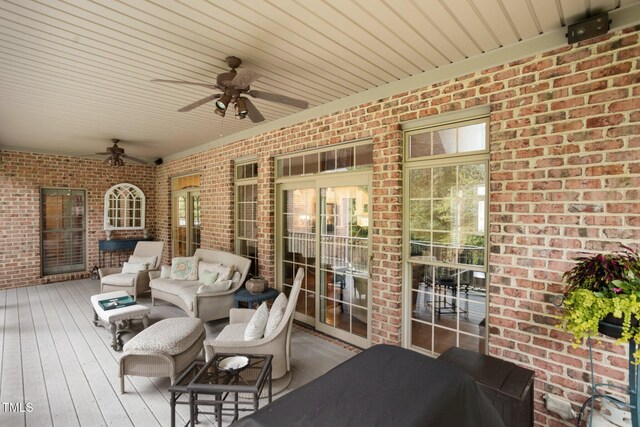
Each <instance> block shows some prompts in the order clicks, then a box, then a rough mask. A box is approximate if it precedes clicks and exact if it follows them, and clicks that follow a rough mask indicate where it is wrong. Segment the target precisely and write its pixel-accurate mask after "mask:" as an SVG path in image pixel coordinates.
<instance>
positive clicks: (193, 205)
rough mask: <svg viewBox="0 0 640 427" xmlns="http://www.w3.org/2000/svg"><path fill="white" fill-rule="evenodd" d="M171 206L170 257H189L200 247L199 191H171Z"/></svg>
mask: <svg viewBox="0 0 640 427" xmlns="http://www.w3.org/2000/svg"><path fill="white" fill-rule="evenodd" d="M172 206H173V213H172V217H173V239H172V241H173V253H172V256H174V257H176V256H191V255H193V253H194V252H195V251H196V249H198V248H199V247H200V191H199V190H180V191H173V203H172Z"/></svg>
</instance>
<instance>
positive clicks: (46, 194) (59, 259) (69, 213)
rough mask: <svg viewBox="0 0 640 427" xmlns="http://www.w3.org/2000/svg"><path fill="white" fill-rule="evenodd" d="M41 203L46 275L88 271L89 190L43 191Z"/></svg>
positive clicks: (43, 256)
mask: <svg viewBox="0 0 640 427" xmlns="http://www.w3.org/2000/svg"><path fill="white" fill-rule="evenodd" d="M40 201H41V222H42V227H41V238H42V250H41V253H42V274H43V275H50V274H59V273H70V272H74V271H84V270H85V269H86V258H85V257H86V250H85V249H86V243H85V242H86V218H85V217H86V208H85V191H84V190H69V189H49V188H43V189H42V190H41V192H40Z"/></svg>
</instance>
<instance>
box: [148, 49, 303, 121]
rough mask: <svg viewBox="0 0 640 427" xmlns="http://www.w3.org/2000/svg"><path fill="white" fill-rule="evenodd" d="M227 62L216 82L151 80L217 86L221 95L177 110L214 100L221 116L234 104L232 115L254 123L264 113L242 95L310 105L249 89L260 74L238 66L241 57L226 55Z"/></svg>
mask: <svg viewBox="0 0 640 427" xmlns="http://www.w3.org/2000/svg"><path fill="white" fill-rule="evenodd" d="M225 60H226V62H227V65H228V66H229V67H230V68H231V70H229V71H227V72H224V73H220V74H218V76H217V77H216V84H210V83H199V82H185V81H181V80H162V79H154V80H152V81H153V82H157V83H175V84H183V85H193V86H203V87H206V88H208V89H218V90H220V91H222V93H221V94H214V95H209V96H207V97H204V98H202V99H200V100H198V101H196V102H193V103H191V104H189V105H187V106H185V107H182V108H180V109H179V110H178V111H179V112H186V111H191V110H193V109H194V108H197V107H199V106H201V105H204V104H206V103H208V102H211V101H213V100H214V99H215V100H216V102H215V107H216V108H215V110H214V112H215V113H216V114H217V115H219V116H220V117H224V116H225V112H226V111H227V109H228V108H229V105H232V104H233V105H234V111H235V117H236V118H237V119H240V120H241V119H244V118H245V117H249V119H250V120H251V121H252V122H254V123H258V122H262V121H264V116H263V115H262V114H261V113H260V111H258V109H257V108H256V106H255V105H254V104H253V103H252V102H251V100H250V99H249V98H245V97H243V96H242V95H243V94H247V95H249V96H251V97H253V98H259V99H263V100H265V101H269V102H277V103H280V104H284V105H288V106H290V107H295V108H302V109H305V108H307V107H308V106H309V103H308V102H307V101H303V100H301V99H295V98H290V97H288V96H285V95H280V94H277V93H270V92H263V91H257V90H251V88H250V86H249V85H250V84H251V83H253V82H254V81H256V80H257V79H258V78H259V77H260V74H258V73H256V72H255V71H251V70H248V69H246V68H240V69H237V68H238V67H240V64H242V60H241V59H240V58H237V57H235V56H227V58H226V59H225Z"/></svg>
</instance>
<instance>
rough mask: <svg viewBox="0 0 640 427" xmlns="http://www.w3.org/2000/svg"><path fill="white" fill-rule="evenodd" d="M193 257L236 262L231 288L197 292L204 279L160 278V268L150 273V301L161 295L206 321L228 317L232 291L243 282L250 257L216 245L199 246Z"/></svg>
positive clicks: (204, 259) (163, 298)
mask: <svg viewBox="0 0 640 427" xmlns="http://www.w3.org/2000/svg"><path fill="white" fill-rule="evenodd" d="M193 256H194V258H196V259H198V260H199V261H202V262H207V263H219V264H222V265H225V266H229V265H234V266H235V270H236V271H235V273H234V274H233V277H232V278H231V281H232V284H231V287H230V288H229V289H228V290H225V291H220V292H204V293H198V288H199V287H200V285H201V283H200V282H199V281H198V280H176V279H171V278H161V277H160V272H159V271H154V272H151V273H149V277H150V278H151V280H150V282H149V287H150V288H151V304H152V305H155V300H156V299H161V300H164V301H167V302H170V303H171V304H174V305H177V306H178V307H180V308H181V309H183V310H184V311H185V312H186V313H187V314H188V315H189V316H191V317H197V318H199V319H201V320H202V321H203V322H206V321H208V320H217V319H223V318H225V317H229V310H230V309H231V308H232V307H233V294H234V293H235V292H236V291H237V290H238V288H239V287H240V286H242V284H243V283H244V281H245V279H246V277H247V273H248V272H249V267H250V266H251V260H249V259H247V258H244V257H242V256H240V255H236V254H232V253H230V252H225V251H219V250H214V249H196V252H195V254H194V255H193Z"/></svg>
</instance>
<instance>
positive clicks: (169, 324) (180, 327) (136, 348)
mask: <svg viewBox="0 0 640 427" xmlns="http://www.w3.org/2000/svg"><path fill="white" fill-rule="evenodd" d="M203 333H204V325H203V324H202V320H200V319H197V318H191V317H175V318H170V319H164V320H161V321H159V322H157V323H154V324H153V325H151V326H149V327H148V328H147V329H144V330H142V332H140V333H139V334H138V335H136V336H135V337H133V338H131V339H130V340H129V341H127V343H126V344H125V345H124V348H123V350H124V352H125V353H137V354H143V353H151V354H154V353H155V354H157V353H160V354H162V353H165V354H168V355H171V356H174V355H176V354H180V353H183V352H184V351H185V350H187V349H188V348H189V347H191V345H192V344H193V343H194V342H195V341H196V340H197V339H198V338H199V337H200V336H201V335H202V334H203Z"/></svg>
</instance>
